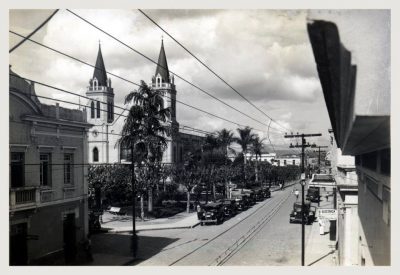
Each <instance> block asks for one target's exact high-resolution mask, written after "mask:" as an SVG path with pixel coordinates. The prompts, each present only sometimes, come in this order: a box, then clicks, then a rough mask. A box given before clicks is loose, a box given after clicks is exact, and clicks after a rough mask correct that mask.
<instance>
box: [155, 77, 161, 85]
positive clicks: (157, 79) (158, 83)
mask: <svg viewBox="0 0 400 275" xmlns="http://www.w3.org/2000/svg"><path fill="white" fill-rule="evenodd" d="M156 83H157V87H161V77H159V76H157V78H156Z"/></svg>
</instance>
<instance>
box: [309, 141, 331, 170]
mask: <svg viewBox="0 0 400 275" xmlns="http://www.w3.org/2000/svg"><path fill="white" fill-rule="evenodd" d="M311 147H313V148H317V147H318V174H319V173H321V148H328V146H316V145H315V146H311ZM322 152H326V151H322Z"/></svg>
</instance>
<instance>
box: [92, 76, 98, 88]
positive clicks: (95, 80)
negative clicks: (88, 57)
mask: <svg viewBox="0 0 400 275" xmlns="http://www.w3.org/2000/svg"><path fill="white" fill-rule="evenodd" d="M98 87H99V83H98V82H97V78H94V79H93V88H94V89H95V90H97V88H98Z"/></svg>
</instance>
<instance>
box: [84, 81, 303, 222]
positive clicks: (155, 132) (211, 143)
mask: <svg viewBox="0 0 400 275" xmlns="http://www.w3.org/2000/svg"><path fill="white" fill-rule="evenodd" d="M141 84H142V85H141V87H140V88H139V89H138V90H136V91H133V92H131V93H130V94H128V96H127V97H126V98H125V103H126V104H131V105H132V107H131V108H130V110H129V114H128V117H127V118H126V121H125V124H124V127H123V130H122V137H121V139H120V140H119V143H120V146H121V147H122V148H128V149H129V150H130V152H131V157H130V158H131V160H132V165H130V166H126V165H118V164H115V165H96V166H92V167H90V169H89V184H90V186H94V185H95V184H98V185H100V186H101V189H102V192H103V194H104V196H105V197H106V198H107V199H108V201H109V202H110V203H116V202H120V203H122V202H124V201H125V202H126V201H130V200H131V199H132V196H135V197H136V194H137V195H138V196H140V198H141V200H140V201H141V209H142V211H141V213H142V214H143V204H144V203H143V201H144V196H145V195H147V197H148V200H149V201H148V210H149V211H150V212H151V211H152V209H153V197H157V196H158V195H159V194H160V193H161V191H164V192H166V191H167V189H168V188H169V191H173V190H176V189H177V188H178V187H179V186H180V187H182V188H181V189H183V190H184V191H185V192H186V199H187V211H189V207H190V201H191V197H190V196H191V194H195V193H196V192H197V193H199V192H201V191H204V190H207V192H206V194H207V200H208V194H209V193H211V194H212V198H210V199H215V194H216V193H217V191H222V193H224V194H225V195H226V194H227V185H228V183H229V182H232V183H236V184H238V185H242V186H245V185H247V186H248V185H251V184H261V183H266V182H268V183H269V184H272V183H275V182H278V181H283V180H290V179H295V178H296V177H297V176H298V175H299V173H300V171H299V169H298V167H294V166H293V167H291V166H288V167H275V166H272V165H271V164H269V163H264V162H263V163H260V162H259V157H260V155H261V152H262V150H263V140H262V139H260V138H259V137H258V136H257V135H256V134H255V133H254V132H253V131H252V129H251V128H250V127H245V128H239V129H237V136H235V135H234V133H233V132H232V131H229V130H226V129H222V130H221V131H218V132H216V133H215V134H212V135H207V136H206V137H205V139H204V143H203V146H202V148H201V149H200V148H199V149H198V150H196V151H194V152H188V153H187V154H186V155H185V156H184V159H183V161H182V162H181V163H178V164H175V165H163V164H162V163H161V160H162V154H163V152H164V151H165V149H166V147H167V138H168V137H169V136H170V135H171V132H172V130H173V129H172V128H171V126H170V125H169V124H168V120H169V117H170V109H169V108H164V104H163V98H162V95H161V93H160V92H159V91H157V90H153V89H151V88H150V87H148V86H147V85H146V83H145V82H143V81H142V82H141ZM233 143H237V144H239V145H240V147H241V149H242V152H241V153H239V154H236V152H235V151H234V150H233V149H232V148H231V145H232V144H233ZM247 153H251V154H253V156H255V161H248V160H247V158H246V154H247ZM132 182H135V187H136V188H135V190H134V192H133V194H132ZM217 189H218V190H217ZM154 191H155V193H156V194H155V195H154ZM209 191H211V192H209Z"/></svg>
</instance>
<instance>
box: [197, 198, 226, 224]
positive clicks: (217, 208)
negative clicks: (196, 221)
mask: <svg viewBox="0 0 400 275" xmlns="http://www.w3.org/2000/svg"><path fill="white" fill-rule="evenodd" d="M202 208H203V215H202V217H201V219H200V225H204V224H206V223H215V224H219V223H222V222H223V221H224V218H225V215H224V208H223V204H222V203H221V202H212V203H208V204H206V205H204V206H203V207H202Z"/></svg>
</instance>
